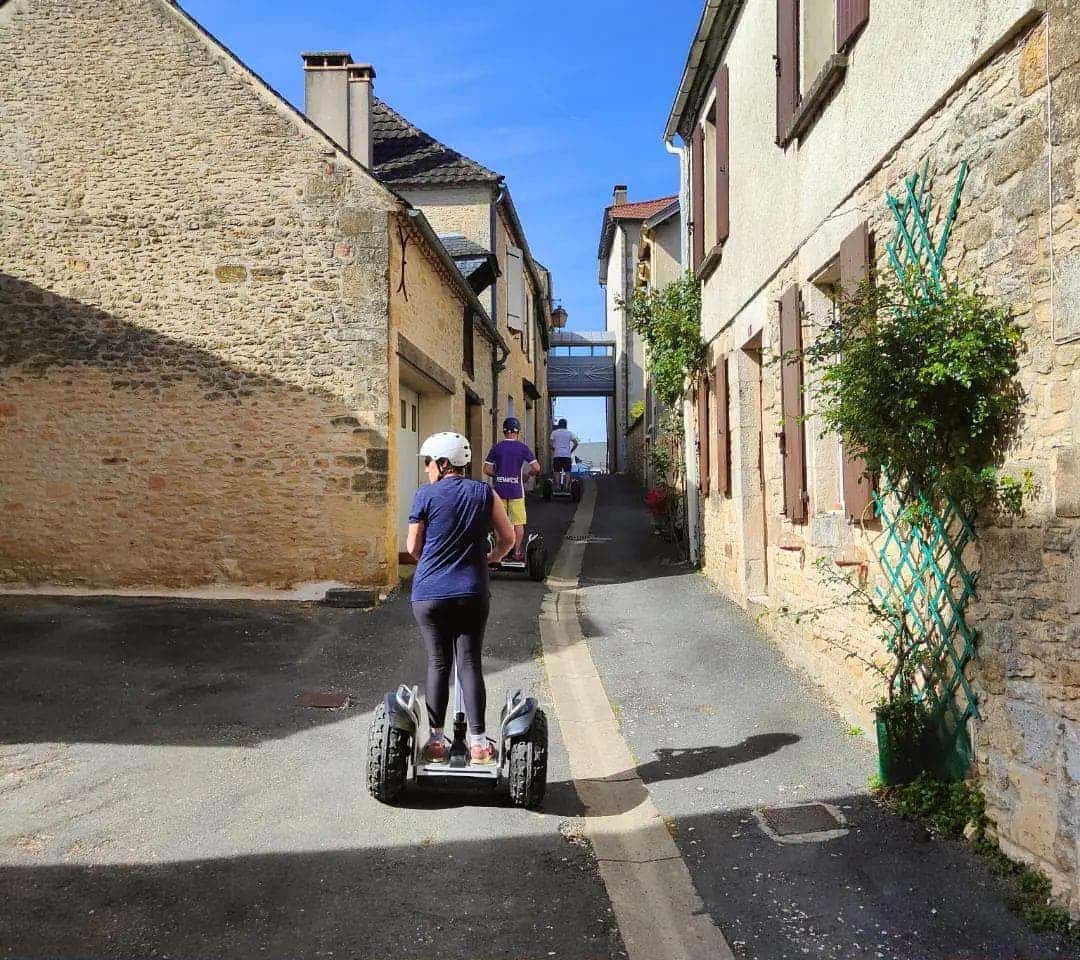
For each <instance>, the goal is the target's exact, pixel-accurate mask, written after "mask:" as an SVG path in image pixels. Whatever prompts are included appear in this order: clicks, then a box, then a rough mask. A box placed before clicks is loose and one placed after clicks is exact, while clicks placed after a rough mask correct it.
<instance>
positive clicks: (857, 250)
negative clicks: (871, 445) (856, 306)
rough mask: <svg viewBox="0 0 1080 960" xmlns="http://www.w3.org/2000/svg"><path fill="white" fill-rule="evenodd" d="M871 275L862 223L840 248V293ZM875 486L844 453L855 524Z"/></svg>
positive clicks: (847, 507)
mask: <svg viewBox="0 0 1080 960" xmlns="http://www.w3.org/2000/svg"><path fill="white" fill-rule="evenodd" d="M869 273H870V231H869V230H868V229H867V226H866V221H865V220H864V221H863V222H862V223H860V224H859V225H858V226H857V227H856V228H855V229H854V230H852V231H851V233H849V234H848V235H847V236H846V237H845V238H844V240H843V242H842V243H841V244H840V289H841V290H842V291H843V293H844V295H845V296H851V295H852V294H854V293H855V292H856V291H858V289H859V284H860V283H862V281H863V280H864V279H865V278H866V277H867V275H868V274H869ZM871 490H872V484H871V482H870V478H869V477H868V476H867V475H866V461H865V460H863V458H862V457H855V456H850V457H849V456H848V454H847V451H846V450H845V451H844V513H845V514H846V515H847V518H848V519H849V520H851V521H853V522H858V521H859V520H862V519H863V517H864V516H865V515H866V508H867V507H868V506H869V504H870V494H871Z"/></svg>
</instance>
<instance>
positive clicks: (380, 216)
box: [339, 207, 386, 237]
mask: <svg viewBox="0 0 1080 960" xmlns="http://www.w3.org/2000/svg"><path fill="white" fill-rule="evenodd" d="M339 226H340V227H341V232H342V233H343V234H345V236H347V237H358V236H360V235H362V234H365V233H374V232H376V231H377V230H379V229H383V230H385V229H386V214H385V213H383V212H382V211H381V210H363V209H359V208H356V207H350V208H349V209H348V210H345V211H343V212H342V214H341V219H340V221H339Z"/></svg>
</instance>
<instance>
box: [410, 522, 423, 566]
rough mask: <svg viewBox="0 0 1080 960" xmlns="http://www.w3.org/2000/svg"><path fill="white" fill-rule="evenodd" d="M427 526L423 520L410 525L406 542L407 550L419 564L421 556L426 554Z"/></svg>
mask: <svg viewBox="0 0 1080 960" xmlns="http://www.w3.org/2000/svg"><path fill="white" fill-rule="evenodd" d="M426 529H427V524H426V523H424V521H423V520H421V521H419V522H418V523H410V524H409V536H408V538H407V539H406V541H405V549H406V550H407V551H408V552H409V556H411V557H412V558H413V559H414V560H415V561H416V562H417V563H419V562H420V554H422V553H423V552H424V531H425V530H426Z"/></svg>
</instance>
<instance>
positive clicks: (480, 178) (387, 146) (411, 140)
mask: <svg viewBox="0 0 1080 960" xmlns="http://www.w3.org/2000/svg"><path fill="white" fill-rule="evenodd" d="M371 135H372V141H373V142H372V159H373V164H372V166H373V168H374V169H373V171H372V172H373V173H374V174H375V176H377V177H378V178H379V179H380V180H381V181H382V182H383V183H385V184H388V185H390V186H408V185H416V186H423V185H429V184H446V183H498V182H499V181H500V180H501V179H502V178H501V177H500V176H499V174H497V173H495V172H494V171H492V170H489V169H488V168H487V167H484V166H481V165H480V164H479V163H477V162H476V161H475V160H470V159H469V158H468V157H466V156H465V155H464V154H461V153H458V152H457V151H456V150H452V149H451V148H450V147H448V146H446V144H444V143H440V142H439V141H438V140H436V139H435V138H434V137H433V136H431V135H430V134H427V133H424V131H423V130H421V129H419V128H418V127H415V126H413V125H412V124H411V123H409V121H408V120H406V119H405V118H404V117H403V116H402V115H401V114H400V113H398V112H397V111H396V110H394V109H393V108H392V107H390V106H388V105H387V104H385V103H383V101H382V100H380V99H379V98H378V97H372V98H371Z"/></svg>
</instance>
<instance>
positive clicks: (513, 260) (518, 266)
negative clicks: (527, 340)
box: [506, 244, 525, 333]
mask: <svg viewBox="0 0 1080 960" xmlns="http://www.w3.org/2000/svg"><path fill="white" fill-rule="evenodd" d="M522 266H523V261H522V253H521V250H520V249H519V248H518V247H515V246H512V245H510V244H507V246H506V325H507V327H509V328H510V329H511V330H515V331H517V332H518V333H520V332H521V331H522V329H524V320H523V316H524V312H525V276H524V274H523V273H522Z"/></svg>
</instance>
